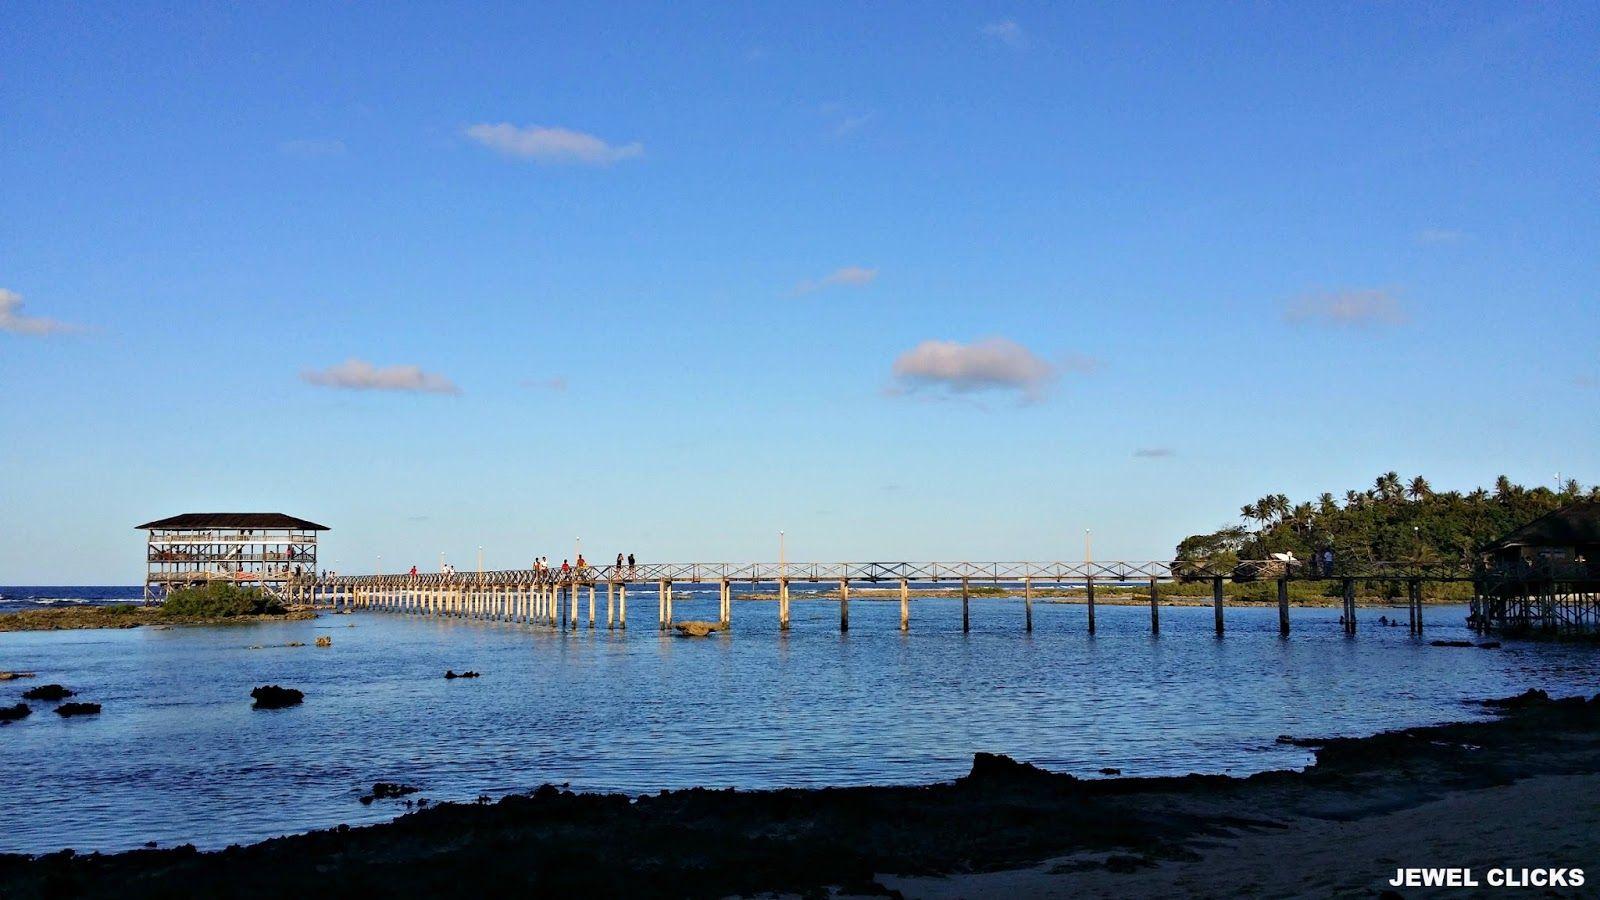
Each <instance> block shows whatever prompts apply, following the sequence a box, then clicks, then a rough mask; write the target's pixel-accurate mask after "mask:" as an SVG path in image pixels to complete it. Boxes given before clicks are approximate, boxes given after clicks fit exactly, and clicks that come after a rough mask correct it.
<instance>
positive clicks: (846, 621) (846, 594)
mask: <svg viewBox="0 0 1600 900" xmlns="http://www.w3.org/2000/svg"><path fill="white" fill-rule="evenodd" d="M849 630H850V579H848V578H841V579H839V633H840V634H843V633H844V632H846V631H849Z"/></svg>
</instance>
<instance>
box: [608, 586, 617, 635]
mask: <svg viewBox="0 0 1600 900" xmlns="http://www.w3.org/2000/svg"><path fill="white" fill-rule="evenodd" d="M616 627H617V583H616V582H615V581H608V582H606V628H607V629H608V630H609V629H612V628H616Z"/></svg>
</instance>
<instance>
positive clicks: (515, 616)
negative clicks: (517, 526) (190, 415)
mask: <svg viewBox="0 0 1600 900" xmlns="http://www.w3.org/2000/svg"><path fill="white" fill-rule="evenodd" d="M1481 578H1482V572H1481V570H1478V571H1475V570H1474V568H1473V566H1472V565H1470V564H1467V563H1410V562H1357V563H1353V564H1349V565H1344V564H1338V565H1334V566H1333V567H1331V570H1330V571H1322V570H1320V569H1318V568H1317V567H1315V566H1314V565H1313V564H1312V563H1310V562H1305V561H1299V560H1294V561H1288V562H1285V561H1279V560H1266V561H1254V562H1241V563H1237V564H1234V565H1230V566H1228V567H1227V568H1226V570H1214V569H1212V568H1210V567H1208V566H1206V565H1204V564H1202V563H1194V562H1183V561H1179V562H1153V561H1151V562H1126V561H1109V562H841V563H807V562H776V563H639V564H638V565H634V566H620V567H619V566H612V565H604V566H585V567H584V568H583V569H582V570H574V571H572V572H569V573H565V574H563V573H561V572H559V571H535V570H533V569H512V570H496V571H485V572H457V573H452V574H443V573H436V572H435V573H426V574H418V575H404V574H402V575H344V576H337V577H333V578H326V579H319V580H314V581H308V582H306V583H302V584H297V585H293V586H291V589H290V590H289V591H288V596H289V598H290V599H291V600H294V601H297V602H301V603H309V604H313V605H332V606H336V607H338V606H343V607H352V608H360V609H375V610H387V611H395V612H405V613H414V614H424V615H436V616H454V617H465V618H476V619H487V620H494V621H504V622H516V623H525V624H542V625H547V626H550V627H553V628H573V629H576V628H578V627H579V625H580V618H581V617H582V606H583V600H584V599H585V597H584V594H585V592H587V601H588V615H587V619H588V625H589V627H591V628H593V627H596V624H597V619H598V607H597V592H598V591H600V590H602V589H603V590H604V591H605V624H606V627H608V628H626V627H627V625H628V592H629V589H630V588H634V589H638V588H640V587H644V588H646V589H648V588H650V587H653V588H654V589H655V590H654V593H655V598H656V613H657V623H656V624H657V627H659V628H661V629H663V630H665V629H669V628H672V627H673V624H674V619H673V589H674V585H682V584H697V585H717V586H718V587H719V592H718V598H719V604H718V619H719V624H720V625H722V626H723V627H731V625H732V621H733V585H734V584H753V585H771V586H772V587H773V588H774V589H775V590H776V593H777V613H778V627H779V628H780V629H781V630H784V631H787V630H788V629H789V626H790V585H792V584H794V583H796V582H800V583H806V584H836V585H837V586H838V596H837V602H838V604H839V630H840V631H848V630H849V628H850V589H851V586H852V585H857V586H859V585H881V584H886V583H887V584H890V585H895V586H898V589H899V600H900V630H901V631H909V630H910V628H911V603H910V601H911V597H912V594H913V591H914V590H922V589H927V588H947V587H950V586H957V585H959V587H960V590H961V621H962V628H963V630H968V629H970V627H971V618H970V605H971V601H972V599H973V593H972V591H973V586H974V585H975V584H976V585H979V586H991V587H992V586H1003V587H1008V588H1013V589H1015V590H1018V591H1020V592H1021V600H1022V622H1021V625H1022V627H1023V629H1024V630H1026V631H1032V630H1033V604H1034V599H1035V596H1036V594H1037V592H1038V591H1039V590H1041V589H1063V588H1066V589H1073V590H1081V591H1083V592H1084V600H1085V604H1086V607H1087V620H1086V627H1087V630H1088V631H1089V632H1090V633H1093V632H1094V630H1095V589H1096V587H1097V586H1118V587H1123V586H1129V585H1138V586H1141V587H1142V586H1144V585H1148V589H1149V606H1150V629H1151V632H1152V633H1159V631H1160V630H1161V602H1160V601H1161V588H1162V585H1163V584H1169V585H1170V584H1173V583H1177V582H1185V583H1193V582H1205V581H1209V582H1211V588H1212V591H1211V595H1212V608H1213V612H1214V620H1215V627H1216V631H1217V633H1218V634H1221V633H1223V631H1224V628H1225V625H1226V615H1225V610H1226V607H1227V605H1228V601H1227V597H1226V595H1225V590H1224V585H1225V584H1226V582H1228V581H1230V580H1231V581H1234V582H1256V581H1264V582H1273V583H1275V584H1276V588H1277V602H1278V628H1279V631H1280V632H1281V633H1282V634H1288V633H1289V584H1290V582H1293V581H1319V582H1327V581H1334V582H1338V583H1340V584H1341V587H1342V590H1341V595H1342V597H1343V600H1344V608H1343V621H1344V628H1345V630H1346V632H1348V633H1354V631H1355V624H1356V584H1357V582H1372V581H1383V582H1395V583H1403V584H1405V585H1406V591H1407V597H1408V599H1409V603H1408V607H1409V616H1410V627H1411V630H1412V632H1413V633H1417V634H1420V633H1421V632H1422V627H1423V615H1422V612H1423V604H1422V585H1423V583H1425V582H1473V583H1475V584H1476V583H1479V581H1480V579H1481ZM913 585H915V586H916V587H915V588H913ZM829 599H830V600H831V599H832V598H829ZM1008 599H1009V598H1008ZM1474 610H1475V612H1476V610H1477V603H1476V602H1475V603H1474Z"/></svg>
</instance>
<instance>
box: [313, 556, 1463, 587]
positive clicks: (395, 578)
mask: <svg viewBox="0 0 1600 900" xmlns="http://www.w3.org/2000/svg"><path fill="white" fill-rule="evenodd" d="M1217 578H1221V579H1224V580H1228V581H1234V582H1252V581H1271V580H1275V579H1279V578H1286V579H1288V580H1291V581H1313V580H1326V581H1338V580H1342V579H1346V578H1353V579H1357V580H1388V581H1410V580H1418V579H1419V580H1422V581H1434V582H1439V581H1472V580H1473V578H1474V568H1473V566H1472V564H1471V563H1466V562H1459V563H1445V562H1404V561H1401V562H1393V561H1351V562H1348V563H1346V562H1336V563H1334V564H1333V565H1331V566H1324V565H1321V564H1317V563H1312V562H1309V561H1305V560H1289V561H1286V560H1249V561H1244V562H1238V563H1233V564H1229V565H1211V564H1207V563H1205V562H1193V561H1184V560H1179V561H1154V560H1149V561H1121V560H1119V561H1105V562H1066V561H1058V562H1023V561H1018V562H870V561H869V562H833V563H825V562H752V563H708V562H690V563H674V562H659V563H646V562H641V563H638V564H636V565H632V566H630V565H626V564H624V565H622V566H617V565H610V564H608V565H601V566H595V565H586V566H584V567H583V568H581V569H577V568H573V569H570V570H568V571H562V570H561V569H531V568H530V569H495V570H488V571H483V572H476V571H469V572H454V573H442V572H422V573H418V574H416V575H410V574H405V573H401V574H392V575H339V576H335V577H333V578H328V579H323V583H325V584H328V585H331V586H334V587H354V586H380V585H381V586H389V587H402V586H406V585H429V586H462V585H475V584H485V585H507V584H527V583H530V582H531V583H539V584H563V585H564V584H568V583H577V584H581V585H589V584H602V585H603V584H655V583H657V582H660V581H667V582H677V583H683V584H716V583H718V582H722V581H732V582H740V583H777V582H779V581H791V582H839V581H850V582H857V583H869V584H870V583H878V582H890V583H898V582H900V581H911V582H916V583H919V584H922V583H955V582H960V581H969V582H979V583H982V582H990V583H1015V584H1020V583H1022V582H1026V581H1033V582H1037V583H1040V584H1063V583H1081V582H1085V581H1088V580H1089V579H1094V580H1095V581H1098V582H1100V583H1102V584H1118V583H1126V584H1132V583H1138V582H1145V581H1149V580H1150V579H1156V580H1157V581H1210V580H1214V579H1217Z"/></svg>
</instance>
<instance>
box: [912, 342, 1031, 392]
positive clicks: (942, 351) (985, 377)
mask: <svg viewBox="0 0 1600 900" xmlns="http://www.w3.org/2000/svg"><path fill="white" fill-rule="evenodd" d="M1059 375H1060V371H1059V369H1058V367H1056V366H1053V365H1051V364H1050V363H1049V362H1047V361H1046V360H1044V359H1043V358H1041V357H1039V356H1038V355H1037V354H1035V353H1034V352H1033V351H1032V350H1029V349H1028V348H1027V347H1024V346H1022V345H1021V344H1019V343H1017V342H1016V341H1012V340H1008V339H1006V338H1002V337H992V338H985V339H983V340H981V341H974V342H973V343H971V344H962V343H958V342H956V341H923V342H922V343H920V344H918V345H917V346H915V347H913V348H911V349H910V350H907V351H906V352H905V353H902V354H900V357H899V358H898V359H896V360H895V361H894V383H893V385H892V386H891V387H890V389H889V393H891V394H896V395H904V394H910V393H913V392H916V391H920V390H925V389H931V390H935V391H944V392H948V393H951V394H968V393H974V392H978V391H1015V392H1017V393H1018V394H1020V395H1021V396H1022V398H1023V399H1025V400H1030V401H1031V400H1037V399H1039V398H1041V397H1042V396H1043V395H1044V391H1045V389H1046V388H1047V387H1048V386H1049V385H1050V383H1051V382H1053V381H1055V380H1056V378H1057V377H1059Z"/></svg>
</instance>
